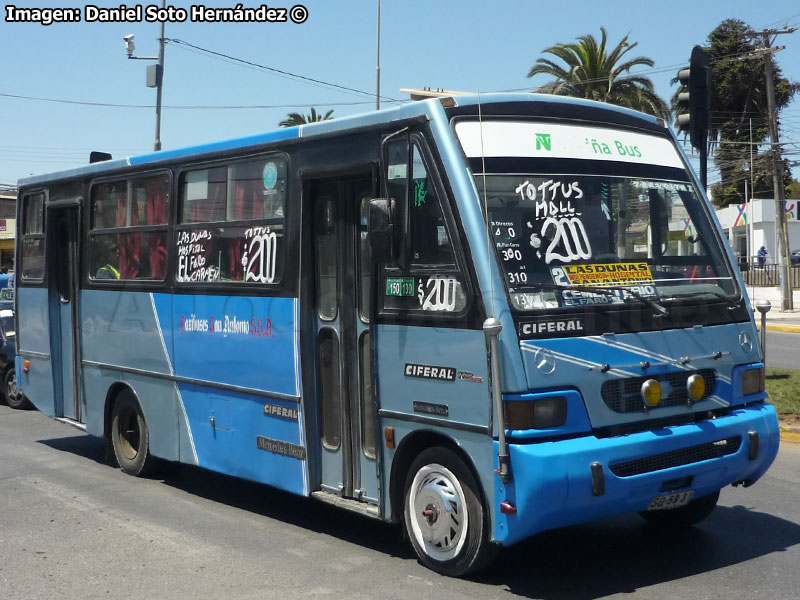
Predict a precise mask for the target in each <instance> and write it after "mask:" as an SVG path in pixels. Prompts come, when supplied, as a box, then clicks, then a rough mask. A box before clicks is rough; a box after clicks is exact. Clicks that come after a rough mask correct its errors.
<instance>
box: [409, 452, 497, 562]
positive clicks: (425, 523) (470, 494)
mask: <svg viewBox="0 0 800 600" xmlns="http://www.w3.org/2000/svg"><path fill="white" fill-rule="evenodd" d="M403 498H404V505H403V509H404V510H403V516H404V521H405V527H406V531H407V532H408V537H409V538H410V539H411V544H412V545H413V546H414V550H415V551H416V553H417V556H418V557H419V560H420V561H421V562H422V563H423V564H424V565H425V566H426V567H428V568H429V569H432V570H433V571H436V572H437V573H441V574H442V575H448V576H451V577H461V576H463V575H467V574H469V573H474V572H476V571H479V570H480V569H482V568H484V567H486V566H488V565H489V563H490V562H491V561H492V559H493V558H494V557H495V554H496V550H497V547H496V545H495V544H491V543H490V542H489V523H488V519H487V514H486V510H485V508H484V506H483V503H482V502H481V499H480V493H479V490H478V485H477V484H476V482H475V478H474V477H473V476H472V473H471V472H470V470H469V468H467V466H466V465H465V464H464V461H463V460H461V458H459V457H458V455H457V454H455V452H453V451H452V450H449V449H447V448H442V447H438V446H437V447H433V448H428V449H427V450H425V451H424V452H422V453H420V455H419V456H418V457H417V458H416V459H415V460H414V462H413V463H412V464H411V468H410V469H409V471H408V474H407V475H406V481H405V493H404V494H403Z"/></svg>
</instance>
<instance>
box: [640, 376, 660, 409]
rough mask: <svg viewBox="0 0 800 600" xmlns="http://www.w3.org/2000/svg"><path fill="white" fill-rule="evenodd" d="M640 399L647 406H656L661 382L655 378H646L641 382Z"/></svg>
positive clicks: (658, 400)
mask: <svg viewBox="0 0 800 600" xmlns="http://www.w3.org/2000/svg"><path fill="white" fill-rule="evenodd" d="M642 400H644V401H645V403H646V404H647V405H648V406H658V403H659V402H661V384H660V383H658V382H657V381H656V380H655V379H648V380H647V381H645V382H644V383H643V384H642Z"/></svg>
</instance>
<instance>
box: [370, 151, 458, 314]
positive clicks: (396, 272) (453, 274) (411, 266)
mask: <svg viewBox="0 0 800 600" xmlns="http://www.w3.org/2000/svg"><path fill="white" fill-rule="evenodd" d="M412 139H413V138H412ZM403 144H405V146H403ZM408 149H409V146H408V141H407V140H392V141H391V142H389V143H388V144H387V158H388V161H387V173H386V176H387V192H388V195H389V196H390V197H392V198H394V199H395V200H396V201H397V204H398V219H397V220H398V222H400V223H405V235H404V237H405V242H404V246H405V247H404V253H405V256H403V257H402V259H401V261H400V262H401V265H400V266H397V267H395V266H384V268H383V278H384V281H383V282H382V290H381V291H382V292H384V296H383V309H384V310H387V309H388V310H390V311H402V312H406V311H413V312H414V313H417V314H426V315H433V314H439V315H456V314H463V313H464V311H465V310H466V308H467V295H466V291H465V286H464V281H463V276H462V274H461V273H460V272H459V269H458V266H457V265H456V259H455V254H454V252H453V243H452V238H451V235H450V232H449V231H448V225H447V221H446V219H445V216H444V213H443V210H442V200H443V199H442V198H441V197H440V194H439V191H438V186H437V183H436V181H435V178H434V176H433V173H432V171H431V168H430V165H429V164H428V163H426V159H425V156H424V153H423V151H422V147H421V146H420V144H419V143H417V142H416V141H414V142H413V143H412V144H411V146H410V152H409V151H408ZM393 150H394V152H393ZM403 151H405V154H403ZM403 157H405V160H406V162H402V158H403Z"/></svg>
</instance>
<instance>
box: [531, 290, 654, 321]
mask: <svg viewBox="0 0 800 600" xmlns="http://www.w3.org/2000/svg"><path fill="white" fill-rule="evenodd" d="M530 285H531V287H538V288H540V289H543V290H576V291H579V292H588V293H590V294H601V295H605V296H614V297H615V298H620V299H621V300H622V301H623V302H626V301H627V300H628V298H627V297H626V296H625V294H624V293H623V294H615V293H614V292H615V291H622V292H627V293H628V294H630V295H631V296H633V297H634V298H636V299H637V300H639V301H640V302H643V303H644V304H646V305H647V306H649V307H650V308H652V309H653V310H655V311H656V316H659V317H668V316H669V311H668V310H667V309H666V308H664V307H663V306H661V305H660V304H659V303H658V302H656V301H655V300H653V299H651V298H648V297H647V296H644V295H642V294H640V293H639V292H637V291H636V290H632V289H630V288H627V287H624V286H615V285H603V286H595V285H579V284H575V283H571V284H570V285H556V284H553V283H532V284H530Z"/></svg>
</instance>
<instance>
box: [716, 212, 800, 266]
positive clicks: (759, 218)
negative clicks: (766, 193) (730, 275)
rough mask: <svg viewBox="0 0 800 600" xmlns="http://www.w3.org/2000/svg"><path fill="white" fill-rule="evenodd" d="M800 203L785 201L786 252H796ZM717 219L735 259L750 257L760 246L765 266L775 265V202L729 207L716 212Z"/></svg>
mask: <svg viewBox="0 0 800 600" xmlns="http://www.w3.org/2000/svg"><path fill="white" fill-rule="evenodd" d="M798 205H800V201H798V200H787V201H786V203H785V206H786V229H787V233H788V239H789V250H798V249H800V208H798ZM717 218H718V219H719V222H720V224H721V225H722V228H723V229H724V230H725V233H726V234H727V235H728V240H729V242H730V244H731V247H732V248H733V251H734V253H735V254H736V255H737V256H750V257H754V256H755V255H756V253H757V252H758V249H759V248H761V246H764V247H765V248H766V249H767V262H768V263H774V262H777V257H776V249H777V247H778V238H777V230H776V228H775V200H772V199H769V200H753V201H752V202H749V203H746V204H731V205H730V206H726V207H725V208H722V209H719V210H717Z"/></svg>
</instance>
